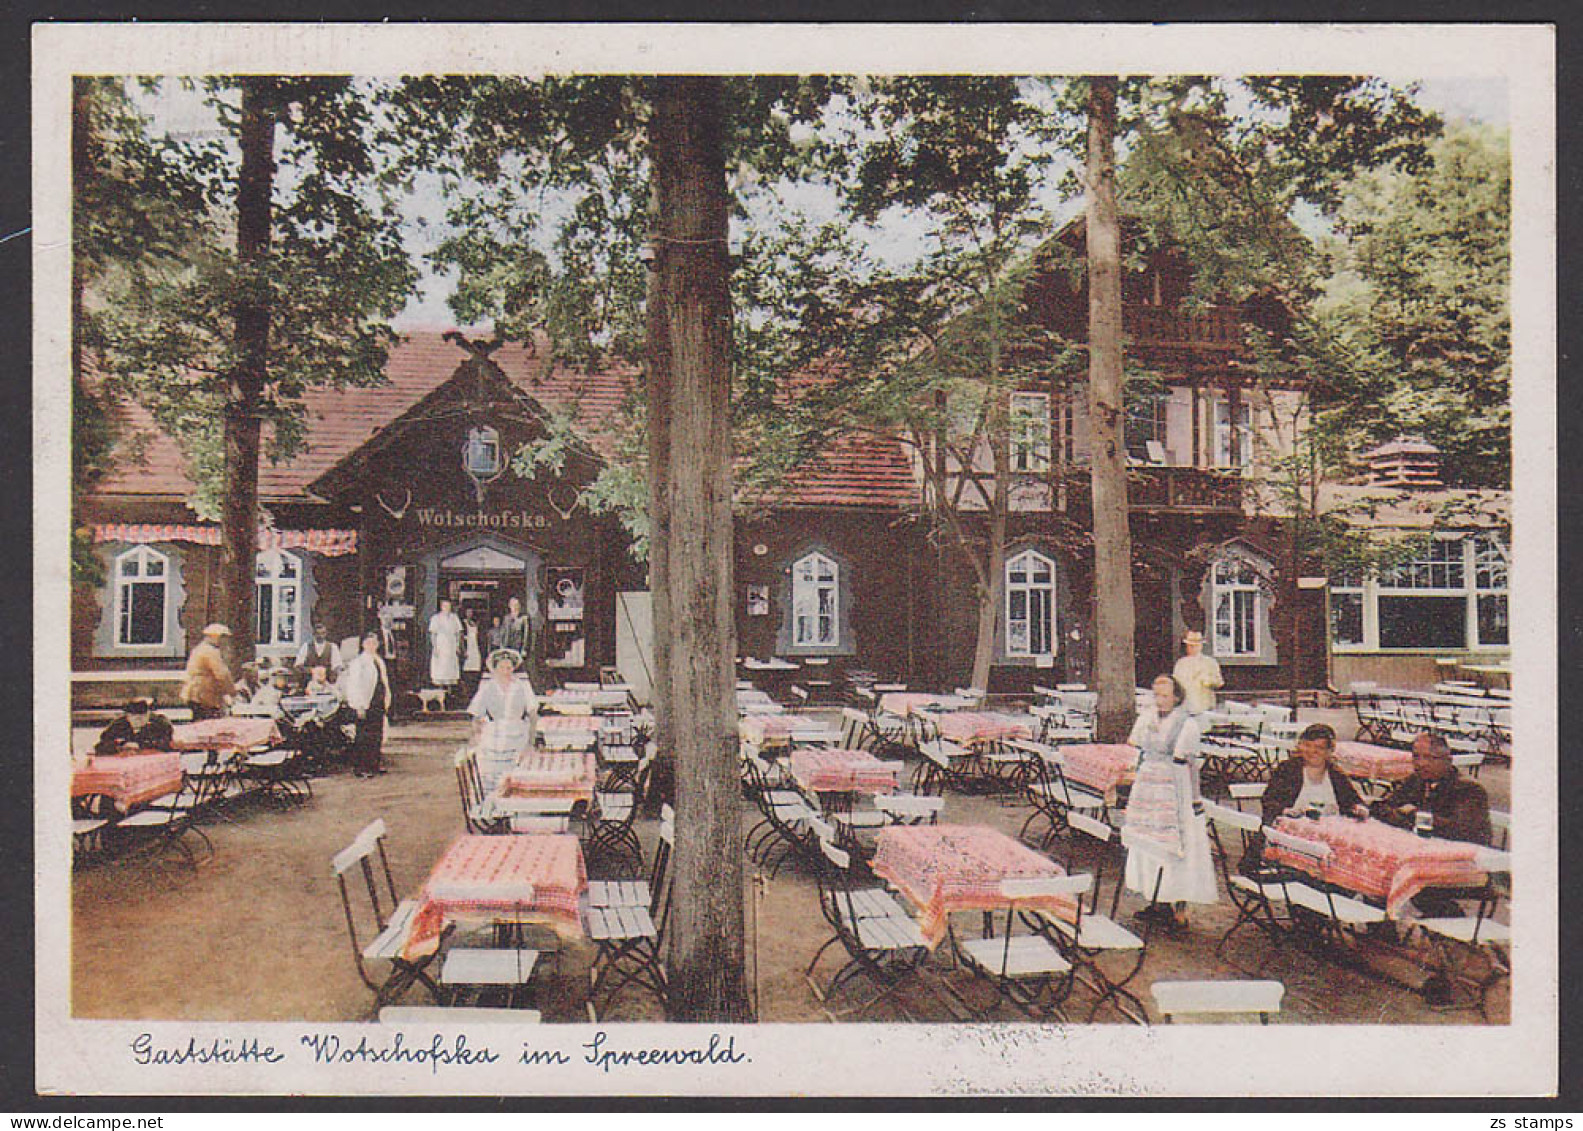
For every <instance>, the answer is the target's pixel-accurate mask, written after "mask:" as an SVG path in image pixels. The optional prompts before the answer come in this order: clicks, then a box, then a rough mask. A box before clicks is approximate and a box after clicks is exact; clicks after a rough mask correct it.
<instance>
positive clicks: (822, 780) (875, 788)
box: [790, 749, 902, 793]
mask: <svg viewBox="0 0 1583 1131" xmlns="http://www.w3.org/2000/svg"><path fill="white" fill-rule="evenodd" d="M790 762H791V776H792V779H793V780H794V781H795V782H796V783H797V784H798V785H800V786H801V787H802V788H803V789H805V790H807V791H809V792H810V793H893V792H895V789H896V777H897V774H898V773H899V772H900V771H901V768H902V763H900V762H883V761H881V760H880V759H878V758H876V757H874V755H872V754H870V753H869V752H868V751H867V750H848V749H832V750H793V751H792V753H791V758H790Z"/></svg>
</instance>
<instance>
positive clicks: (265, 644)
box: [253, 550, 307, 651]
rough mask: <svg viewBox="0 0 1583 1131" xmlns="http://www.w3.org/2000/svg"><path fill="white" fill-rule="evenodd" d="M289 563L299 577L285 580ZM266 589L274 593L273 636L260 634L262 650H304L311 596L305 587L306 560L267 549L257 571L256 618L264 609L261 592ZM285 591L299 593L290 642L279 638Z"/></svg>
mask: <svg viewBox="0 0 1583 1131" xmlns="http://www.w3.org/2000/svg"><path fill="white" fill-rule="evenodd" d="M288 560H289V561H290V562H291V563H292V564H293V565H294V566H295V567H296V575H295V576H294V577H281V576H280V567H281V563H282V562H283V561H288ZM266 567H267V571H266V572H263V573H260V571H261V570H266ZM266 588H267V589H269V590H270V604H269V612H270V625H269V635H268V638H267V639H266V638H265V637H264V634H262V633H260V634H259V639H258V647H259V648H260V649H263V650H266V651H270V650H278V651H287V650H290V649H296V648H298V647H300V646H301V644H302V642H303V635H302V621H303V602H304V600H305V599H306V596H307V593H306V589H305V586H304V585H303V562H302V558H301V557H299V556H298V555H296V554H293V553H291V552H290V551H289V550H265V551H264V552H263V553H262V554H259V555H258V558H257V560H256V564H255V566H254V569H253V602H254V610H255V613H254V615H255V617H256V616H257V610H258V609H261V608H262V607H263V602H262V601H261V600H260V599H259V595H260V592H261V591H262V590H263V589H266ZM285 590H294V591H295V592H294V595H293V607H294V609H295V610H296V620H295V622H294V623H293V624H292V635H291V638H290V639H289V640H287V639H283V638H281V637H280V635H279V626H280V610H281V600H280V597H281V594H282V592H284V591H285Z"/></svg>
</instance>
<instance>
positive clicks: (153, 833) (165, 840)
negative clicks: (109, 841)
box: [105, 774, 214, 869]
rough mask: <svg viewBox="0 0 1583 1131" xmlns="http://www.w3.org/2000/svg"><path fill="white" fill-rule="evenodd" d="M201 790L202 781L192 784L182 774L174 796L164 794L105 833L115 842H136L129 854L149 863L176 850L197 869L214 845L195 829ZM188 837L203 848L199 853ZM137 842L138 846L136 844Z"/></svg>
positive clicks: (200, 830) (209, 857)
mask: <svg viewBox="0 0 1583 1131" xmlns="http://www.w3.org/2000/svg"><path fill="white" fill-rule="evenodd" d="M203 790H204V784H203V783H202V782H201V781H194V780H192V779H190V778H188V777H187V776H186V775H185V774H183V775H182V783H181V788H180V789H178V790H177V791H176V792H175V793H167V794H166V795H165V796H164V797H159V798H155V799H154V800H153V801H151V802H149V803H148V804H147V805H145V806H143V807H142V808H141V809H135V810H133V811H132V812H130V813H128V814H127V815H126V816H124V817H122V818H121V819H120V820H119V821H117V822H115V824H113V825H110V826H108V827H107V828H106V829H105V833H106V834H113V835H114V837H115V839H117V840H120V839H123V838H130V839H132V840H133V841H134V842H135V843H134V847H133V849H132V851H133V852H135V853H138V854H146V855H147V857H148V859H149V860H150V861H162V860H164V859H165V857H166V856H167V854H169V853H170V852H171V851H172V850H175V851H177V852H179V853H180V854H181V858H182V861H183V862H184V863H185V864H186V865H187V866H188V867H189V868H194V869H196V868H197V866H198V864H199V862H200V861H202V860H208V859H212V858H213V856H214V843H213V842H212V841H211V840H210V839H209V835H208V834H207V833H205V832H204V831H203V829H201V828H199V827H198V821H197V813H198V805H199V802H200V801H201V800H202V796H203ZM189 836H191V837H196V838H197V840H198V842H199V843H200V844H201V845H202V846H203V847H202V851H201V853H199V852H195V851H194V850H193V848H192V846H191V845H189V844H188V843H187V839H188V837H189ZM138 841H140V842H141V843H136V842H138Z"/></svg>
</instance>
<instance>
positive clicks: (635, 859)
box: [583, 749, 654, 871]
mask: <svg viewBox="0 0 1583 1131" xmlns="http://www.w3.org/2000/svg"><path fill="white" fill-rule="evenodd" d="M653 762H654V752H653V750H652V749H650V750H649V751H647V752H645V754H644V755H643V757H642V759H641V760H640V761H639V762H638V767H637V771H636V773H635V774H634V776H633V778H632V787H631V789H626V790H601V791H599V792H597V793H595V794H594V804H593V807H592V808H591V809H590V810H589V815H588V835H587V837H586V838H585V840H584V842H583V851H584V852H585V853H586V854H587V855H588V856H590V857H594V858H599V857H606V858H609V857H615V858H617V859H621V860H627V859H630V860H631V861H632V863H633V866H634V867H635V868H636V869H637V870H639V871H642V869H643V844H642V842H641V841H639V840H638V834H637V832H636V831H634V829H633V827H632V826H633V822H634V821H636V820H637V815H638V806H639V804H640V803H641V802H642V800H643V793H644V790H645V789H646V787H647V785H648V779H649V771H650V769H651V768H652V766H653Z"/></svg>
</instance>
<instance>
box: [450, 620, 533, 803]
mask: <svg viewBox="0 0 1583 1131" xmlns="http://www.w3.org/2000/svg"><path fill="white" fill-rule="evenodd" d="M521 662H522V656H521V654H520V653H518V652H517V651H516V650H515V649H512V648H497V649H495V650H494V651H493V652H491V653H490V654H489V677H488V678H487V679H485V680H483V681H482V682H481V683H480V684H479V685H478V693H477V694H476V695H474V696H473V701H472V702H471V703H469V704H468V706H467V713H468V714H470V715H472V716H473V743H474V744H475V745H476V746H477V747H478V776H479V777H480V778H481V779H482V781H483V787H484V792H485V793H489V792H491V791H492V790H493V789H494V787H495V784H496V783H497V782H498V781H499V780H500V777H501V776H502V775H503V774H504V773H505V772H506V771H507V770H509V769H510V768H511V767H512V765H514V764H515V763H516V760H517V758H518V756H519V755H521V753H522V752H523V751H524V750H526V749H528V748H529V747H530V746H532V745H533V723H534V719H535V718H536V717H537V715H538V709H539V700H538V696H536V695H534V693H533V685H532V684H531V683H529V682H528V681H527V680H526V679H519V678H517V667H518V665H520V664H521Z"/></svg>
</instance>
